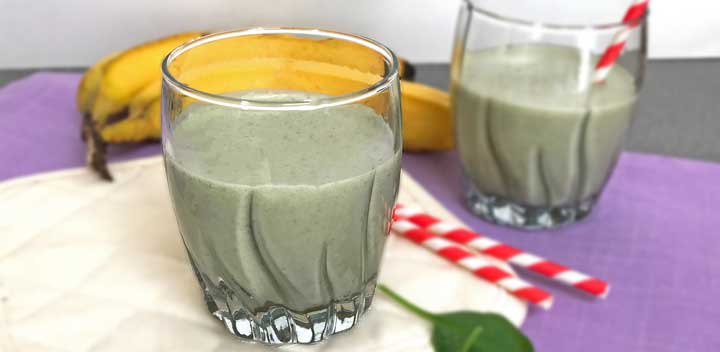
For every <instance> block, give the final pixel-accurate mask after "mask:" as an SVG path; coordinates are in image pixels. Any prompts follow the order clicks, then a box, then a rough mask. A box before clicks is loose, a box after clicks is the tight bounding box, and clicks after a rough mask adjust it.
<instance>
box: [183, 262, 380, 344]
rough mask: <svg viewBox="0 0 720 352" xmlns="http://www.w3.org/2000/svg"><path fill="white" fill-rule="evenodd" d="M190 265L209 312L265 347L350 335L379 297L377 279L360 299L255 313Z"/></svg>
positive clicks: (231, 329) (278, 307)
mask: <svg viewBox="0 0 720 352" xmlns="http://www.w3.org/2000/svg"><path fill="white" fill-rule="evenodd" d="M190 262H191V264H192V267H193V271H194V272H195V275H196V277H197V279H198V281H199V283H200V286H201V288H202V292H203V297H204V300H205V304H206V305H207V308H208V311H209V312H210V313H211V314H212V315H213V316H215V317H216V318H218V319H219V320H220V321H221V322H223V324H224V325H225V327H226V328H227V330H228V331H229V332H230V333H231V334H233V335H235V336H237V337H240V338H243V339H247V340H250V341H254V342H259V343H263V344H269V345H281V344H311V343H316V342H320V341H323V340H325V339H327V338H328V337H329V336H330V335H333V334H337V333H340V332H343V331H347V330H349V329H350V328H352V327H353V326H355V325H356V324H357V323H358V321H359V320H360V317H361V316H362V315H363V314H364V313H365V312H366V311H367V310H368V309H369V308H370V305H371V303H372V298H373V294H374V293H375V285H376V281H375V279H373V280H370V281H369V282H367V283H366V284H365V288H364V289H363V291H362V292H359V293H358V294H357V295H353V296H352V297H348V298H346V299H342V300H337V301H333V302H330V303H328V305H327V306H324V307H318V308H316V309H311V310H308V311H303V312H297V311H293V310H291V309H288V308H287V307H284V306H282V305H268V306H265V307H263V308H260V309H255V310H254V311H251V310H250V309H248V308H247V307H245V306H243V305H242V303H241V302H240V299H239V297H242V296H243V293H239V292H234V291H233V290H232V289H230V288H229V287H228V286H227V285H226V284H225V283H224V281H223V280H219V283H218V284H217V285H216V284H214V283H213V282H211V281H210V280H208V279H207V277H206V276H205V275H203V274H201V273H200V272H199V271H198V270H197V267H196V266H195V263H193V261H192V259H190Z"/></svg>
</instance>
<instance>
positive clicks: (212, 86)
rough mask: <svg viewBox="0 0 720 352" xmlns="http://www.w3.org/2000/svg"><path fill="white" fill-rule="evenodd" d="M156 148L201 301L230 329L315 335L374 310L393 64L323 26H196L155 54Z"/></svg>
mask: <svg viewBox="0 0 720 352" xmlns="http://www.w3.org/2000/svg"><path fill="white" fill-rule="evenodd" d="M162 73H163V80H162V94H163V98H162V99H163V107H162V118H163V119H162V125H163V151H164V156H165V169H166V173H167V179H168V184H169V188H170V194H171V196H172V202H173V206H174V208H175V215H176V218H177V222H178V227H179V230H180V233H181V235H182V239H183V241H184V244H185V247H186V249H187V252H188V257H189V259H190V262H191V264H192V268H193V270H194V272H195V274H196V276H197V279H198V281H199V283H200V286H201V288H202V292H203V295H204V299H205V303H206V305H207V307H208V309H209V311H210V313H212V314H213V315H214V316H216V317H217V318H218V319H220V320H221V321H223V322H224V324H225V326H226V327H227V329H228V331H230V332H231V333H232V334H234V335H236V336H239V337H243V338H246V339H249V340H253V341H258V342H262V343H267V344H287V343H313V342H317V341H321V340H323V339H325V338H327V337H328V336H329V335H332V334H335V333H338V332H342V331H345V330H348V329H350V328H351V327H352V326H354V325H355V324H356V323H357V322H358V319H359V318H360V316H361V315H362V314H363V313H364V312H365V311H366V310H367V309H368V307H369V306H370V303H371V300H372V297H373V293H374V290H375V283H376V278H377V276H378V270H379V266H380V259H381V257H382V252H383V246H384V243H385V239H386V236H387V234H388V231H389V221H390V214H391V210H392V207H393V204H394V202H395V198H396V195H397V191H398V181H399V175H400V154H401V146H402V140H401V128H400V119H401V116H400V90H399V83H398V82H399V81H398V60H397V58H396V57H395V55H394V54H393V53H392V52H391V51H390V50H389V49H388V48H387V47H385V46H383V45H381V44H379V43H377V42H375V41H372V40H370V39H367V38H362V37H358V36H354V35H349V34H342V33H337V32H331V31H323V30H316V29H248V30H239V31H233V32H225V33H218V34H212V35H208V36H203V37H200V38H198V39H195V40H193V41H190V42H188V43H186V44H184V45H182V46H180V47H178V48H176V49H175V50H173V51H172V52H171V53H170V54H169V55H168V56H167V57H166V59H165V61H164V62H163V65H162Z"/></svg>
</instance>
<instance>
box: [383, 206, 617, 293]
mask: <svg viewBox="0 0 720 352" xmlns="http://www.w3.org/2000/svg"><path fill="white" fill-rule="evenodd" d="M394 218H395V219H396V220H397V221H402V220H405V221H409V222H411V223H413V224H415V225H417V226H419V227H421V228H423V229H425V230H427V231H429V232H431V233H433V234H435V235H437V236H440V237H442V238H445V239H448V240H450V241H453V242H456V243H459V244H462V245H464V246H467V247H469V248H472V249H475V250H477V251H479V252H481V253H483V254H487V255H489V256H492V257H495V258H498V259H500V260H503V261H507V262H509V263H510V264H513V265H515V266H518V267H521V268H524V269H527V270H529V271H532V272H534V273H537V274H540V275H542V276H545V277H547V278H550V279H552V280H554V281H557V282H560V283H562V284H564V285H567V286H570V287H573V288H575V289H578V290H581V291H583V292H585V293H589V294H591V295H592V296H595V297H599V298H605V297H606V296H607V294H608V292H609V291H610V286H609V285H608V283H607V282H605V281H603V280H600V279H597V278H594V277H591V276H589V275H586V274H583V273H581V272H578V271H575V270H572V269H570V268H568V267H566V266H564V265H561V264H558V263H556V262H553V261H550V260H547V259H544V258H541V257H539V256H536V255H533V254H531V253H527V252H524V251H522V250H520V249H517V248H515V247H512V246H509V245H507V244H504V243H501V242H499V241H496V240H493V239H491V238H489V237H486V236H483V235H481V234H479V233H477V232H474V231H472V230H469V229H465V228H463V227H460V226H457V225H454V224H450V223H447V222H443V221H441V220H440V219H438V218H436V217H434V216H432V215H429V214H426V213H423V212H422V211H420V210H419V209H416V208H411V207H404V206H401V205H398V206H397V207H396V208H395V214H394Z"/></svg>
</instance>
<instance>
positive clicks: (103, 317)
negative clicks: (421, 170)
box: [0, 157, 527, 352]
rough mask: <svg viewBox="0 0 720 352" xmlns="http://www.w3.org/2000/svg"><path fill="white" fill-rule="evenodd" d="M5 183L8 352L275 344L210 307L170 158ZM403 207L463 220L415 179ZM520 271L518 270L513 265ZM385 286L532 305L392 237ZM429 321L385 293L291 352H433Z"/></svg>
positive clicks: (518, 308) (2, 288) (0, 252)
mask: <svg viewBox="0 0 720 352" xmlns="http://www.w3.org/2000/svg"><path fill="white" fill-rule="evenodd" d="M112 171H113V173H114V175H115V176H116V181H115V182H113V183H107V182H103V181H100V180H98V179H97V177H96V176H95V175H93V174H91V173H90V172H89V171H87V170H85V169H73V170H67V171H60V172H53V173H48V174H42V175H37V176H32V177H27V178H21V179H16V180H12V181H8V182H4V183H0V351H2V352H5V351H8V352H43V351H53V352H55V351H57V352H61V351H63V352H90V351H93V352H110V351H133V352H143V351H173V352H183V351H238V350H242V351H273V350H278V349H272V348H268V347H265V346H261V345H257V344H249V343H245V342H242V341H241V340H239V339H237V338H234V337H233V336H231V335H230V334H228V333H227V332H226V330H225V327H224V326H222V325H221V324H220V322H219V321H216V320H215V318H213V317H211V316H210V314H208V313H207V310H206V309H205V307H204V306H203V303H202V299H201V296H200V289H199V288H198V285H197V283H196V281H195V278H194V277H193V274H192V272H191V270H190V266H189V264H188V262H187V259H186V257H185V251H184V250H183V248H182V242H181V240H180V237H179V234H178V233H177V228H176V223H175V218H174V215H173V213H172V208H171V205H170V201H169V196H168V191H167V186H166V184H165V175H164V171H163V167H162V161H161V159H160V158H159V157H153V158H148V159H142V160H136V161H131V162H126V163H122V164H115V165H113V166H112ZM400 202H403V203H405V204H414V205H418V206H421V207H423V208H425V210H427V211H428V212H431V213H433V214H436V215H438V216H440V217H443V218H445V219H446V220H449V221H455V222H457V219H456V218H454V217H453V216H452V215H451V214H449V213H448V212H447V211H446V210H445V209H444V208H443V207H442V206H441V205H440V204H439V203H438V202H437V201H435V200H434V199H433V198H432V197H431V196H429V195H428V194H427V193H426V192H425V191H424V190H423V189H422V187H420V186H419V185H418V184H417V183H416V182H415V181H413V180H412V179H411V178H410V177H409V176H408V175H406V174H405V175H403V178H402V183H401V191H400ZM508 269H509V268H508ZM380 281H381V282H383V283H385V284H387V285H389V286H390V287H392V288H394V289H395V290H397V291H398V292H400V293H401V294H403V295H405V296H406V297H408V298H410V299H411V300H412V301H414V302H416V303H418V304H419V305H421V306H423V307H425V308H427V309H429V310H432V311H447V310H459V309H473V310H481V311H494V312H498V313H501V314H503V315H505V316H506V317H508V318H509V319H510V320H511V321H512V322H514V323H515V324H517V325H519V324H520V323H521V322H522V321H523V319H524V318H525V314H526V312H527V307H526V305H525V304H524V303H523V302H521V301H519V300H517V299H516V298H514V297H512V296H510V295H508V294H507V293H505V292H504V291H502V290H501V289H498V288H497V287H495V286H493V285H491V284H488V283H486V282H483V281H480V280H478V279H476V278H474V277H473V276H472V275H470V274H469V273H467V272H463V271H461V270H459V269H458V268H456V267H453V266H452V265H451V264H449V263H446V262H445V261H443V260H442V259H440V258H437V257H435V256H434V255H433V254H431V253H429V252H426V251H425V250H423V249H420V248H417V247H416V246H415V245H413V244H411V243H409V242H408V241H406V240H403V239H401V238H397V237H396V236H391V238H390V239H389V241H388V245H387V247H386V256H385V261H384V263H383V268H382V274H381V278H380ZM429 332H430V330H429V325H428V324H427V323H425V322H424V321H422V320H420V319H419V318H417V317H415V316H412V315H410V314H409V313H407V312H405V311H404V310H402V309H400V308H399V307H397V306H396V305H395V304H393V303H391V302H390V301H388V300H387V299H385V298H384V297H382V295H381V294H378V295H377V296H376V299H375V302H374V304H373V309H372V310H371V311H370V312H369V313H368V314H367V315H366V316H365V319H364V320H363V321H361V323H360V325H359V326H357V327H356V328H355V329H353V330H352V331H351V332H350V333H346V334H341V335H336V336H335V337H334V338H331V340H330V341H329V342H327V343H322V344H318V345H314V346H288V347H282V348H281V350H283V351H285V350H287V351H334V350H338V351H413V352H422V351H432V348H431V346H430V343H429V338H430V334H429Z"/></svg>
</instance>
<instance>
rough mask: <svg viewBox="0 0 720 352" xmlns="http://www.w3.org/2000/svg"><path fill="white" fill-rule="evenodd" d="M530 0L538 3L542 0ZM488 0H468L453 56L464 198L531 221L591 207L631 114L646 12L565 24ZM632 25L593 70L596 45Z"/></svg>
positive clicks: (510, 218)
mask: <svg viewBox="0 0 720 352" xmlns="http://www.w3.org/2000/svg"><path fill="white" fill-rule="evenodd" d="M525 2H526V3H530V4H534V6H535V10H537V9H539V7H538V6H542V5H543V4H544V2H541V1H534V2H532V1H525ZM483 3H487V1H486V2H483V1H479V0H477V1H476V0H463V2H462V5H461V9H460V14H459V19H458V24H457V29H456V37H455V44H454V49H453V60H452V67H451V82H452V83H451V93H452V94H451V97H452V107H453V113H454V118H455V126H456V127H455V128H456V130H455V134H456V140H457V148H458V153H459V156H460V160H461V164H462V168H463V172H464V181H463V182H464V194H465V199H466V203H467V205H468V207H469V208H470V209H471V210H472V211H473V212H474V213H475V214H476V215H478V216H480V217H481V218H483V219H485V220H487V221H490V222H493V223H498V224H503V225H509V226H512V227H519V228H525V229H539V228H551V227H555V226H558V225H561V224H567V223H572V222H575V221H577V220H579V219H582V218H583V217H585V216H586V215H587V214H588V213H590V211H591V209H592V208H593V205H594V204H595V202H596V200H597V199H598V197H599V195H600V193H601V192H602V190H603V187H604V186H605V184H606V182H607V180H608V178H609V176H610V174H611V173H612V170H613V168H614V166H615V163H616V161H617V159H618V155H619V153H620V150H621V148H622V142H623V140H624V135H625V132H626V131H627V129H628V127H629V126H630V123H631V121H632V119H633V115H634V109H635V105H636V101H637V93H638V91H639V89H640V86H641V83H642V77H643V71H644V66H645V58H646V43H647V31H646V25H645V18H646V16H644V17H642V18H640V19H639V20H637V21H635V22H634V23H632V24H631V26H629V27H628V25H627V24H625V23H613V24H581V25H565V24H561V25H558V24H549V23H543V22H542V21H539V20H536V19H534V18H529V19H527V20H526V19H519V18H509V17H503V16H501V15H499V14H497V13H494V12H491V11H489V10H487V9H485V8H484V7H482V4H483ZM565 3H566V4H567V2H565ZM568 5H569V4H568ZM582 5H587V4H585V3H584V2H583V3H582ZM531 10H532V8H531ZM552 10H553V13H557V12H558V11H560V12H562V9H557V8H553V9H552ZM619 10H620V13H619V14H618V17H621V15H622V11H623V10H624V9H622V8H620V9H619ZM564 16H565V18H570V19H572V18H574V17H577V16H574V15H573V14H572V13H564ZM626 29H628V31H627V32H626V34H627V41H626V43H625V50H624V51H623V52H622V55H621V56H620V57H619V59H618V60H617V61H616V62H615V64H614V65H613V66H612V68H611V69H610V71H609V74H608V75H607V76H606V78H605V79H604V80H602V81H597V80H594V75H595V74H596V72H595V65H596V62H597V61H598V59H599V57H600V56H601V55H602V54H603V52H604V51H605V49H606V48H607V47H608V46H609V45H610V43H612V42H613V40H614V38H616V35H617V34H618V33H619V32H621V31H623V30H626Z"/></svg>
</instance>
